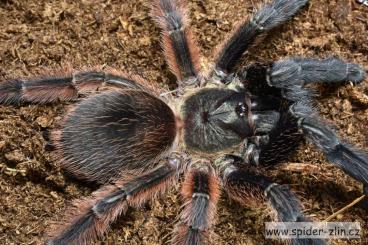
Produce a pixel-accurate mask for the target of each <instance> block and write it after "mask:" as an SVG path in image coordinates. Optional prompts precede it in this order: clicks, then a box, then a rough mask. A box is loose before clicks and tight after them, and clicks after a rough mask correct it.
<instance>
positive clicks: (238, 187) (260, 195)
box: [218, 158, 326, 244]
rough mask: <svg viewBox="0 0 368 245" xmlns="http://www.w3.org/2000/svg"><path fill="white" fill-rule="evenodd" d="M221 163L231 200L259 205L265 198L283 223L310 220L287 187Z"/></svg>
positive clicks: (309, 241)
mask: <svg viewBox="0 0 368 245" xmlns="http://www.w3.org/2000/svg"><path fill="white" fill-rule="evenodd" d="M227 160H229V158H228V159H227ZM218 164H219V166H220V168H221V172H222V177H221V178H222V181H223V185H224V189H225V190H226V191H227V193H228V194H229V196H230V198H232V199H234V200H235V201H237V202H239V203H242V204H245V205H247V204H252V203H254V204H256V205H259V199H261V200H262V199H264V198H265V199H266V200H267V202H268V203H269V205H270V206H271V208H272V210H273V211H274V212H275V214H276V216H277V219H278V220H279V221H280V222H309V221H310V219H309V218H308V217H305V216H304V214H303V212H302V208H301V205H300V203H299V201H298V199H297V198H296V196H295V195H294V194H293V193H292V192H291V191H290V190H289V189H288V188H287V187H286V186H282V185H278V184H276V183H273V182H272V181H270V180H269V179H268V178H266V177H265V176H263V175H261V174H259V173H257V172H256V171H253V170H251V169H245V168H238V167H237V166H236V165H235V164H233V163H232V162H231V161H222V162H219V163H218ZM255 199H256V200H255ZM291 243H292V244H326V243H325V242H324V241H323V240H321V239H291Z"/></svg>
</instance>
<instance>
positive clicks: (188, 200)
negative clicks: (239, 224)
mask: <svg viewBox="0 0 368 245" xmlns="http://www.w3.org/2000/svg"><path fill="white" fill-rule="evenodd" d="M219 195H220V189H219V182H218V180H217V177H216V175H215V171H214V169H213V168H212V167H211V166H210V165H208V166H196V168H192V169H191V170H190V171H189V172H188V173H187V174H186V176H185V181H184V183H183V187H182V196H183V198H184V201H185V204H184V210H183V212H182V214H181V219H180V221H179V223H178V224H177V225H176V228H175V230H174V236H173V240H172V242H173V244H178V245H181V244H183V245H184V244H190V245H199V244H206V242H207V241H208V240H209V234H210V232H211V230H210V229H211V226H212V224H213V223H214V217H215V213H216V205H217V201H218V199H219Z"/></svg>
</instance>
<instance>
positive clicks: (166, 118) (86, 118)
mask: <svg viewBox="0 0 368 245" xmlns="http://www.w3.org/2000/svg"><path fill="white" fill-rule="evenodd" d="M58 134H59V135H58V136H56V137H54V139H55V140H56V142H55V146H57V149H58V151H57V152H58V153H59V154H58V155H57V158H58V159H59V162H60V164H61V165H62V167H63V168H65V169H66V170H67V171H68V172H69V173H71V174H72V175H74V176H77V177H78V178H83V179H86V180H89V181H97V182H99V183H107V182H108V181H109V180H111V179H116V178H117V177H119V175H120V174H124V172H129V171H135V172H137V171H138V170H139V169H141V170H143V169H144V170H147V168H153V167H155V165H154V162H156V161H157V160H158V159H160V158H161V157H162V155H163V154H164V153H165V152H166V151H168V150H169V149H170V147H171V145H172V144H173V142H174V140H175V136H176V122H175V116H174V114H173V112H172V111H171V109H170V108H169V107H168V106H167V105H166V104H165V103H164V102H163V101H161V100H160V99H158V98H155V97H154V96H152V95H150V94H148V93H146V92H143V91H139V90H138V91H137V90H121V91H112V92H111V91H106V92H103V93H100V94H98V95H96V96H93V97H91V98H88V99H86V100H84V101H82V102H81V104H80V105H79V106H78V107H77V108H75V109H74V110H73V111H72V112H71V113H69V114H68V116H67V117H66V119H65V120H64V123H63V125H62V131H59V133H58ZM138 164H139V165H138Z"/></svg>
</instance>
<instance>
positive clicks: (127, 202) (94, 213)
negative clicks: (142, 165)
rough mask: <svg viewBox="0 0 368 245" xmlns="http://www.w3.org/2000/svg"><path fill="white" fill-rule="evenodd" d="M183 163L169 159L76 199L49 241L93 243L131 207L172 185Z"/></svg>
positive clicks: (53, 228)
mask: <svg viewBox="0 0 368 245" xmlns="http://www.w3.org/2000/svg"><path fill="white" fill-rule="evenodd" d="M182 163H183V162H182V161H180V159H178V158H167V159H166V163H165V164H164V165H162V166H160V167H158V168H156V169H155V170H153V171H151V172H149V173H146V174H143V175H142V176H139V177H136V178H133V179H131V180H129V181H124V180H118V181H116V182H115V183H114V184H111V185H107V186H104V187H102V188H100V189H99V190H98V191H96V192H94V193H93V194H92V196H91V197H89V198H85V199H82V200H78V201H76V202H75V203H74V205H73V207H71V208H69V210H67V212H66V215H65V217H64V218H63V220H62V221H60V222H57V223H55V224H54V225H52V227H51V232H50V233H49V234H48V238H47V241H46V244H59V245H64V244H90V243H92V242H93V241H96V240H97V239H98V238H101V237H103V235H104V234H105V233H106V232H107V231H108V229H109V227H110V224H111V223H113V222H114V221H115V220H116V219H117V218H118V217H119V216H120V215H121V214H124V213H125V212H126V210H127V208H128V207H139V206H140V205H141V204H142V203H144V202H146V201H147V200H149V199H152V198H154V197H156V196H157V195H159V194H160V193H163V192H164V191H165V190H166V189H167V188H168V187H169V186H172V185H173V182H174V181H176V180H177V177H178V173H179V172H180V171H181V170H182V169H181V168H182Z"/></svg>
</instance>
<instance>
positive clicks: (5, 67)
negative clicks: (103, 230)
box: [0, 0, 368, 245]
mask: <svg viewBox="0 0 368 245" xmlns="http://www.w3.org/2000/svg"><path fill="white" fill-rule="evenodd" d="M144 2H145V1H141V0H139V1H136V0H121V1H115V0H107V1H99V0H80V1H71V0H63V1H56V0H55V1H53V0H48V1H39V0H0V76H3V77H4V79H5V78H11V77H19V76H29V75H32V74H38V73H39V72H40V68H41V67H57V66H60V65H61V64H65V63H71V64H73V66H75V67H79V66H85V65H95V64H107V65H110V66H113V67H116V68H119V69H122V70H128V71H134V72H136V73H139V74H141V75H143V76H144V77H146V78H148V79H149V80H152V81H156V82H158V83H160V84H161V85H162V86H168V85H172V84H174V82H175V81H174V77H173V75H171V74H170V72H169V70H168V67H167V65H166V64H165V61H164V59H163V55H162V53H161V51H160V45H159V44H160V40H159V30H158V29H157V27H155V26H154V24H153V23H152V21H151V19H150V18H149V17H148V12H149V9H148V7H147V4H145V3H144ZM189 2H190V3H189V8H190V12H191V18H192V23H193V26H194V30H195V33H196V37H197V40H198V43H199V45H200V47H201V48H202V54H203V57H206V58H207V57H208V59H203V63H206V62H208V61H210V60H211V50H212V49H213V48H214V47H215V46H216V45H217V44H219V42H220V41H221V40H223V38H224V36H225V35H226V34H227V33H228V32H229V31H230V30H231V28H232V26H233V24H234V23H235V22H236V21H237V20H240V19H242V18H244V17H246V16H247V15H249V13H251V11H252V9H253V7H252V6H255V5H256V4H258V3H259V2H260V1H257V0H253V1H247V0H228V1H223V0H204V1H203V0H191V1H189ZM367 33H368V8H367V7H364V6H361V5H359V4H357V3H355V2H354V1H353V0H351V1H348V0H331V1H327V0H323V1H318V0H312V1H310V4H309V5H308V6H307V7H306V8H305V9H304V10H303V11H302V13H301V14H299V15H298V16H297V17H295V18H294V20H293V21H291V22H289V23H288V24H286V25H284V26H283V27H281V28H279V29H277V30H276V31H274V32H273V33H272V34H271V35H270V36H268V37H267V39H266V41H265V42H264V43H261V44H260V45H259V48H253V49H252V50H250V51H249V53H248V54H246V55H245V57H244V59H243V64H245V63H249V62H251V61H267V60H274V59H282V58H284V57H288V56H292V55H304V56H313V57H315V56H319V57H326V56H331V55H337V56H340V57H342V58H344V59H346V60H350V61H352V62H356V63H359V64H361V65H362V66H364V67H365V68H366V69H367V68H368V58H367V56H368V34H367ZM319 91H320V92H321V96H319V97H318V98H317V99H318V101H319V102H318V105H319V108H320V111H321V114H322V115H323V117H324V118H325V119H326V120H328V121H330V122H332V123H333V124H334V125H336V129H337V130H338V132H339V134H340V135H341V136H342V137H345V138H348V139H349V140H350V141H351V142H352V143H354V144H356V145H358V146H359V147H361V148H365V149H367V147H368V142H367V138H368V137H367V136H368V126H367V122H368V97H367V95H368V80H367V79H366V80H365V82H364V83H363V84H362V85H360V86H358V87H352V86H351V85H345V86H343V87H339V88H336V87H335V88H326V87H320V88H319ZM64 109H65V105H53V106H51V105H50V106H37V105H23V106H0V244H38V243H40V240H39V239H40V238H42V236H43V235H44V234H45V232H46V231H47V227H48V225H49V224H50V222H51V221H53V220H55V219H58V218H60V217H61V216H62V214H63V212H64V210H65V207H66V206H67V205H68V204H69V203H70V202H71V200H73V199H76V198H79V197H83V196H87V195H88V194H89V193H90V192H91V191H93V190H94V189H95V188H96V186H87V185H86V184H83V183H81V182H78V181H77V180H75V179H71V178H69V177H67V176H65V174H64V173H63V171H62V170H60V169H59V168H58V167H57V166H56V164H54V163H53V162H51V161H50V154H49V153H47V152H46V151H45V150H44V146H45V144H46V140H45V139H44V137H43V135H44V132H46V131H49V130H51V129H52V128H53V127H55V125H56V123H57V121H58V120H60V119H61V117H62V115H63V112H64ZM289 163H291V164H289V165H281V166H279V167H278V169H276V170H272V171H270V175H273V176H275V180H276V181H278V182H279V183H282V184H289V185H290V187H291V189H292V190H293V191H295V192H296V193H297V196H298V197H299V198H300V199H301V200H302V203H303V204H304V210H305V213H306V214H307V215H309V216H311V217H313V218H314V219H316V220H323V219H325V218H327V217H328V216H329V215H331V214H332V213H334V212H335V211H337V210H338V209H340V208H342V207H344V206H346V205H347V204H349V203H350V202H351V201H353V200H354V199H356V198H358V197H359V196H361V195H362V191H361V189H362V187H361V185H360V184H359V183H357V182H356V181H354V180H352V179H351V178H350V177H347V176H346V175H345V174H344V173H343V172H342V171H340V170H339V169H338V168H336V167H334V166H332V165H330V164H328V163H327V162H326V160H325V158H324V157H323V155H322V154H321V153H319V152H318V151H316V150H315V149H314V148H313V147H312V146H309V145H303V146H302V147H300V149H299V150H298V152H297V154H296V156H295V157H293V158H291V159H290V161H289ZM177 188H179V186H178V187H177ZM180 206H181V201H180V197H179V195H178V191H171V192H170V193H168V194H166V195H164V196H163V197H162V198H161V199H159V200H156V201H154V202H152V203H150V204H148V205H146V206H145V207H144V208H142V209H140V210H131V211H129V212H128V214H127V215H126V216H125V217H123V218H121V219H120V220H119V221H118V222H117V223H116V224H114V225H113V227H112V231H111V232H110V233H109V234H108V235H107V236H106V237H105V238H104V242H103V244H124V243H126V244H163V243H165V242H168V241H169V240H170V232H171V231H172V229H173V226H174V223H175V221H176V215H177V214H178V213H179V211H180ZM366 210H367V206H363V205H362V204H358V205H355V206H354V207H353V208H351V209H349V210H348V211H346V212H344V213H343V214H341V215H338V216H337V217H336V218H335V219H334V221H358V222H360V223H361V225H362V227H363V229H364V234H363V237H362V240H361V241H355V242H345V243H346V244H351V243H355V244H359V243H361V244H368V234H367V221H368V218H367V214H368V213H367V211H366ZM269 220H271V216H270V214H269V213H268V208H267V206H266V205H262V204H259V205H258V207H244V206H241V205H238V204H236V203H234V202H232V201H230V200H229V199H228V198H227V196H226V195H222V197H221V201H220V204H219V208H218V221H217V223H216V225H215V232H216V234H217V236H216V239H215V240H216V244H232V245H235V244H262V243H267V244H269V243H270V241H269V240H267V241H265V240H264V236H263V232H264V222H265V221H269ZM334 243H336V244H343V243H344V242H343V241H335V242H334Z"/></svg>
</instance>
